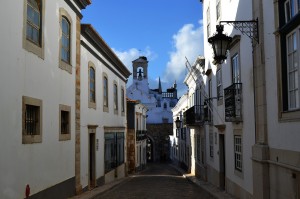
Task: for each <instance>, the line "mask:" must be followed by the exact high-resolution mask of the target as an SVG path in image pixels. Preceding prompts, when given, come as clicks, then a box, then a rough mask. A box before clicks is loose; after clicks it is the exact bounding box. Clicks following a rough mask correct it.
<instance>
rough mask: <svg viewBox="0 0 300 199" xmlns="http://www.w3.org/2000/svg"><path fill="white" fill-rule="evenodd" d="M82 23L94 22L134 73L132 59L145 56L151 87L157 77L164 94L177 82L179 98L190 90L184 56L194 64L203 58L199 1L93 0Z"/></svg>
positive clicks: (156, 80)
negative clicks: (186, 77) (186, 78)
mask: <svg viewBox="0 0 300 199" xmlns="http://www.w3.org/2000/svg"><path fill="white" fill-rule="evenodd" d="M82 23H89V24H92V25H93V27H94V28H95V29H96V30H97V31H98V33H99V34H100V35H101V36H102V38H103V39H104V40H105V41H106V43H107V44H108V45H109V46H110V47H111V48H112V49H113V50H114V52H115V53H116V54H117V55H118V57H119V58H120V59H121V61H122V62H123V63H124V64H125V65H126V66H127V67H128V69H129V70H130V71H132V67H131V62H132V61H133V60H135V59H137V58H138V57H139V56H141V55H143V56H146V57H147V58H148V61H149V65H148V72H149V76H148V78H149V86H150V88H157V86H158V77H160V78H161V82H162V87H163V90H166V89H167V88H170V87H171V86H172V85H173V83H174V81H175V80H176V81H177V85H178V93H179V97H180V95H182V94H183V93H184V92H186V90H187V87H186V86H185V85H184V84H183V80H184V77H185V75H186V69H185V61H186V59H185V57H187V58H188V59H189V61H190V62H191V63H193V62H194V61H195V59H196V57H197V56H198V55H202V54H203V29H202V4H201V3H200V1H199V0H172V1H171V0H139V1H138V0H127V1H124V0H93V1H92V4H91V5H90V6H88V7H87V8H86V9H85V10H83V19H82ZM131 82H132V76H131V77H130V78H129V81H128V84H129V85H130V84H131Z"/></svg>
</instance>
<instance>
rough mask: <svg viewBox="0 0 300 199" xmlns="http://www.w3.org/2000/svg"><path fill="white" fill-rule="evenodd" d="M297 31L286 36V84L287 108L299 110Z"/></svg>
mask: <svg viewBox="0 0 300 199" xmlns="http://www.w3.org/2000/svg"><path fill="white" fill-rule="evenodd" d="M299 31H300V29H299V30H296V31H294V32H292V33H291V34H290V35H288V36H287V79H288V81H287V83H288V108H289V110H293V109H297V108H299V81H298V77H299V72H298V69H299V68H298V67H299V66H298V63H299V57H298V56H299V50H298V43H299Z"/></svg>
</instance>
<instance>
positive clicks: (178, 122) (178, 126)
mask: <svg viewBox="0 0 300 199" xmlns="http://www.w3.org/2000/svg"><path fill="white" fill-rule="evenodd" d="M175 124H176V128H177V129H179V128H180V126H181V121H180V120H179V117H177V119H176V120H175Z"/></svg>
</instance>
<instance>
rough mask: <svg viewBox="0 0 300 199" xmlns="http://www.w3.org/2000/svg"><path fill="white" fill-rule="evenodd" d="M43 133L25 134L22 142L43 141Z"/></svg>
mask: <svg viewBox="0 0 300 199" xmlns="http://www.w3.org/2000/svg"><path fill="white" fill-rule="evenodd" d="M41 142H42V135H23V137H22V144H34V143H41Z"/></svg>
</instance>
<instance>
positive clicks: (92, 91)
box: [89, 62, 96, 109]
mask: <svg viewBox="0 0 300 199" xmlns="http://www.w3.org/2000/svg"><path fill="white" fill-rule="evenodd" d="M95 74H96V73H95V69H94V64H93V63H91V62H89V108H94V109H95V108H96V75H95Z"/></svg>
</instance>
